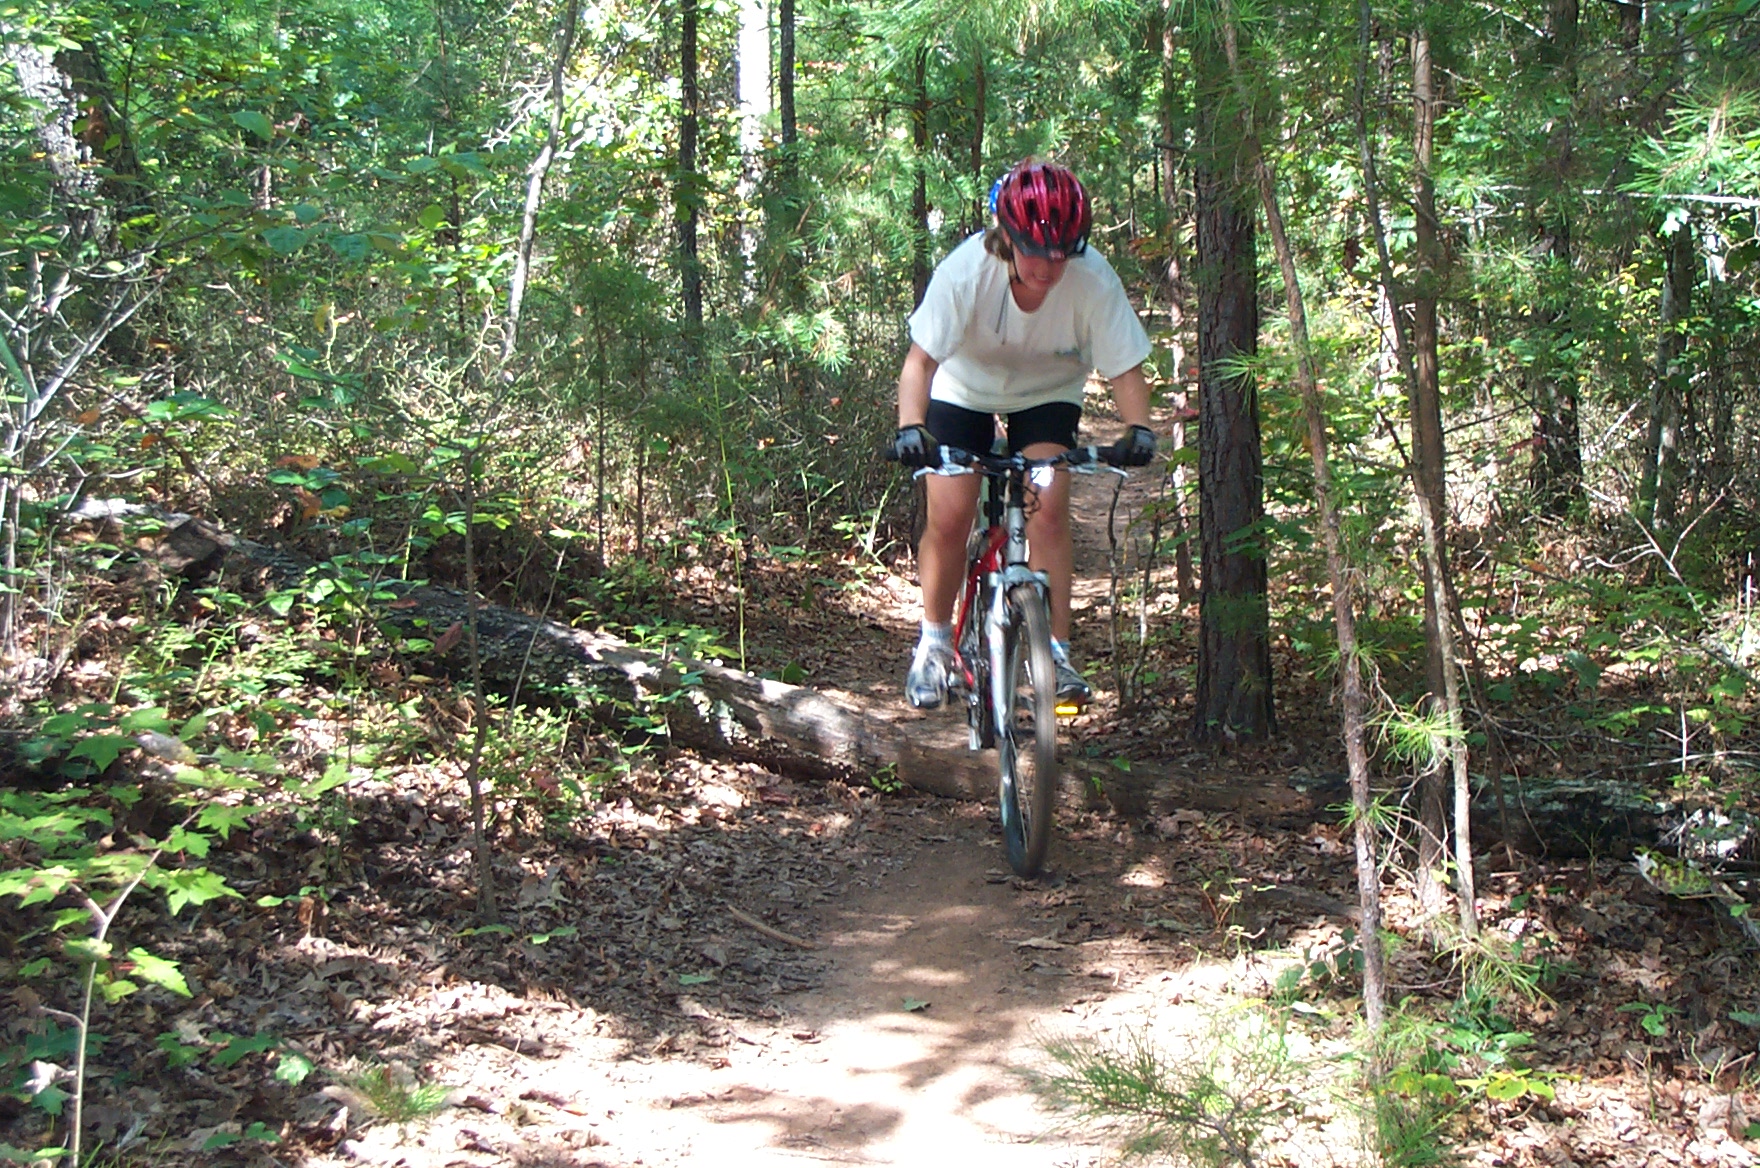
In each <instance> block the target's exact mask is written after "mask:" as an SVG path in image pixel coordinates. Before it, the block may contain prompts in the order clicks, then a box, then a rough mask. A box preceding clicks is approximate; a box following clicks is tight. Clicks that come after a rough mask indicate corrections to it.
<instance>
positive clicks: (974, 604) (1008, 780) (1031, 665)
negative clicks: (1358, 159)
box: [917, 446, 1123, 876]
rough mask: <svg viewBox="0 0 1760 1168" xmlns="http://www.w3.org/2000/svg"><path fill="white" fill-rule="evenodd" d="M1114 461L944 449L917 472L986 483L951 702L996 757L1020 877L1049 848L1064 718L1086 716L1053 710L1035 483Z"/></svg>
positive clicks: (1093, 454) (978, 746) (957, 632)
mask: <svg viewBox="0 0 1760 1168" xmlns="http://www.w3.org/2000/svg"><path fill="white" fill-rule="evenodd" d="M1110 453H1111V449H1110V448H1109V447H1097V446H1083V447H1078V448H1076V449H1074V450H1066V451H1064V452H1063V453H1062V454H1059V455H1056V456H1054V457H1052V458H1028V457H1026V456H1025V455H1022V454H978V453H974V452H972V451H969V450H961V449H959V448H958V447H954V446H943V447H941V448H940V462H939V464H937V465H933V466H929V467H925V468H924V469H922V470H920V471H918V472H917V473H918V474H980V475H983V476H984V485H983V489H982V490H981V492H980V495H979V502H978V508H979V509H978V519H977V522H976V524H975V526H974V529H973V532H972V538H971V541H970V543H969V544H968V545H967V548H966V575H965V583H964V586H963V587H962V588H961V589H960V593H959V597H958V600H957V604H956V608H955V613H954V626H953V644H954V662H955V671H954V673H953V675H952V676H951V677H950V678H949V679H948V681H949V683H948V697H949V698H950V699H954V698H957V699H959V700H961V701H963V703H964V705H965V709H966V722H967V725H968V727H969V731H970V735H971V738H970V745H971V749H973V750H990V749H994V750H995V751H996V770H997V777H998V780H999V784H998V785H999V795H1000V802H1001V804H1002V838H1003V841H1004V844H1005V845H1006V850H1007V853H1008V866H1009V867H1010V868H1012V869H1014V871H1015V873H1016V874H1018V875H1020V876H1035V875H1037V874H1038V873H1039V870H1040V868H1041V867H1042V866H1043V865H1044V863H1045V852H1046V848H1047V847H1048V845H1049V844H1050V842H1051V821H1052V818H1053V813H1054V811H1055V809H1056V803H1057V784H1058V762H1057V719H1058V716H1059V715H1064V716H1070V715H1074V714H1076V713H1079V712H1080V707H1079V706H1074V705H1063V706H1060V705H1059V704H1058V701H1057V672H1056V667H1055V666H1054V664H1053V662H1052V657H1051V603H1050V580H1049V579H1048V578H1047V577H1046V575H1045V573H1043V572H1036V571H1034V570H1033V569H1032V568H1031V567H1030V566H1028V563H1027V512H1028V510H1029V507H1030V504H1031V498H1030V497H1031V494H1032V490H1031V487H1030V482H1031V480H1032V478H1033V474H1034V472H1035V471H1038V470H1041V469H1044V470H1045V471H1046V472H1047V473H1048V472H1049V471H1051V470H1054V469H1056V468H1058V467H1069V468H1072V469H1076V468H1083V467H1090V468H1091V467H1093V466H1095V465H1096V464H1100V463H1110V460H1109V459H1108V457H1107V456H1108V455H1109V454H1110ZM1119 473H1121V474H1122V473H1123V472H1122V471H1120V472H1119Z"/></svg>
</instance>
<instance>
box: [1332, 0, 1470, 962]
mask: <svg viewBox="0 0 1760 1168" xmlns="http://www.w3.org/2000/svg"><path fill="white" fill-rule="evenodd" d="M1357 23H1358V37H1359V41H1360V56H1359V60H1358V63H1357V91H1356V118H1357V149H1358V153H1359V155H1360V158H1361V165H1362V169H1363V193H1364V198H1365V200H1366V201H1367V203H1368V211H1369V226H1370V233H1371V234H1372V235H1373V237H1374V241H1375V257H1376V262H1377V265H1378V267H1379V269H1380V280H1381V287H1382V291H1383V293H1384V294H1385V296H1386V299H1387V303H1388V305H1389V307H1390V309H1391V318H1392V324H1393V337H1394V345H1393V348H1394V357H1395V359H1396V361H1397V362H1398V364H1399V370H1400V375H1401V376H1402V377H1403V378H1404V379H1405V382H1406V384H1407V386H1408V387H1410V386H1416V385H1417V384H1418V383H1419V380H1420V378H1419V374H1418V371H1417V367H1416V362H1415V360H1414V358H1413V349H1414V345H1413V341H1412V339H1411V336H1410V334H1409V330H1408V329H1407V327H1406V316H1405V312H1404V300H1405V295H1404V293H1403V291H1402V289H1401V288H1400V286H1399V284H1398V282H1397V281H1396V280H1395V278H1394V273H1393V259H1392V255H1391V254H1390V252H1389V249H1388V246H1387V230H1386V227H1385V221H1384V220H1383V218H1382V214H1381V196H1380V182H1379V180H1378V179H1377V178H1376V169H1375V151H1374V148H1373V147H1372V145H1371V144H1370V139H1369V114H1368V101H1367V97H1366V94H1365V90H1366V88H1367V79H1368V72H1369V27H1370V9H1369V0H1361V2H1360V5H1359V9H1358V22H1357ZM1426 56H1427V54H1426ZM1437 430H1438V435H1439V436H1440V423H1438V427H1437ZM1438 446H1440V441H1439V442H1438ZM1437 465H1438V467H1440V465H1441V458H1440V453H1438V461H1437ZM1405 469H1406V475H1407V478H1408V480H1409V481H1410V482H1411V486H1412V501H1413V504H1414V506H1415V508H1416V510H1417V512H1418V525H1419V534H1420V538H1421V541H1422V542H1421V544H1420V554H1421V557H1422V562H1423V565H1424V588H1425V594H1426V597H1434V599H1435V603H1436V609H1437V611H1436V619H1435V620H1434V622H1433V623H1432V624H1430V625H1429V626H1428V627H1427V628H1426V630H1425V632H1426V634H1427V637H1433V638H1434V640H1433V641H1431V642H1430V644H1432V645H1434V653H1433V658H1434V661H1435V662H1436V663H1438V664H1439V665H1440V666H1441V668H1440V679H1439V680H1440V685H1439V686H1438V688H1436V689H1434V690H1432V694H1433V697H1440V699H1441V706H1442V711H1443V716H1444V731H1443V734H1444V739H1445V741H1444V742H1443V743H1442V749H1441V750H1440V751H1438V753H1439V754H1443V755H1445V756H1446V757H1447V758H1448V759H1449V760H1450V762H1451V763H1452V767H1453V772H1454V786H1455V824H1454V839H1455V879H1456V882H1457V887H1458V891H1459V900H1460V904H1459V907H1460V918H1461V928H1462V930H1463V931H1464V932H1465V933H1466V934H1467V935H1468V936H1473V935H1475V934H1476V933H1477V932H1478V908H1477V893H1476V890H1475V886H1474V879H1473V852H1472V814H1471V809H1472V800H1471V796H1472V789H1471V783H1470V780H1469V776H1468V774H1467V748H1466V730H1465V726H1466V723H1465V718H1464V715H1463V712H1462V709H1461V697H1460V679H1459V661H1458V658H1457V654H1456V651H1455V641H1454V630H1455V624H1456V621H1455V613H1454V606H1453V604H1452V601H1451V593H1450V592H1449V589H1448V581H1447V576H1446V574H1445V569H1446V564H1447V560H1446V553H1445V544H1444V540H1443V527H1442V524H1443V516H1442V513H1441V512H1440V511H1439V510H1438V509H1437V508H1436V507H1434V506H1432V496H1431V494H1430V492H1429V491H1428V490H1427V489H1426V487H1425V484H1424V482H1423V481H1422V479H1421V478H1420V475H1419V472H1418V468H1417V466H1416V465H1415V464H1414V463H1413V462H1412V461H1411V460H1410V459H1409V458H1408V460H1407V464H1406V468H1405ZM1440 795H1441V789H1440V781H1439V777H1438V782H1437V784H1436V785H1435V787H1434V789H1433V790H1430V791H1426V792H1424V793H1423V795H1422V796H1421V799H1423V800H1424V801H1425V803H1426V804H1427V805H1426V806H1425V807H1424V809H1423V817H1424V820H1425V829H1424V830H1426V831H1429V832H1434V833H1435V834H1434V835H1433V837H1432V839H1431V840H1430V841H1429V842H1428V850H1429V852H1430V854H1431V855H1433V856H1435V855H1439V854H1440V852H1441V850H1442V849H1441V838H1440V830H1439V825H1440V823H1441V820H1442V815H1441V812H1440V808H1439V807H1438V806H1436V804H1437V803H1439V802H1440ZM1419 850H1420V855H1422V854H1423V853H1424V852H1425V850H1426V844H1425V842H1424V841H1423V840H1422V839H1421V840H1420V849H1419ZM1421 879H1426V880H1431V885H1430V888H1431V889H1432V890H1435V891H1439V887H1440V886H1439V885H1438V884H1436V883H1435V881H1434V879H1433V877H1432V876H1431V875H1430V874H1428V873H1423V874H1421ZM1431 895H1432V899H1434V892H1432V893H1431Z"/></svg>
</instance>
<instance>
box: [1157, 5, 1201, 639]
mask: <svg viewBox="0 0 1760 1168" xmlns="http://www.w3.org/2000/svg"><path fill="white" fill-rule="evenodd" d="M1168 3H1169V4H1171V3H1172V0H1168ZM1158 16H1159V19H1160V28H1158V29H1156V30H1155V31H1156V33H1157V34H1158V38H1157V39H1159V41H1160V45H1159V46H1158V47H1159V49H1160V52H1161V149H1160V156H1161V157H1160V161H1161V172H1160V173H1161V191H1162V199H1163V202H1164V204H1165V207H1166V213H1167V220H1168V230H1167V268H1166V289H1167V324H1168V332H1169V336H1168V357H1169V359H1170V363H1171V365H1172V368H1173V390H1172V393H1171V394H1170V398H1171V404H1172V406H1173V408H1174V411H1175V417H1174V422H1173V433H1172V435H1171V444H1172V447H1173V449H1174V451H1175V452H1176V455H1177V452H1178V451H1181V450H1184V449H1185V447H1186V443H1187V441H1188V438H1189V435H1188V434H1187V421H1188V417H1187V405H1188V402H1189V391H1188V389H1187V381H1186V368H1187V355H1186V328H1187V326H1188V324H1189V323H1190V320H1189V316H1188V313H1187V308H1186V306H1187V298H1188V296H1189V295H1190V291H1191V289H1190V288H1189V287H1188V286H1187V283H1186V271H1185V267H1186V265H1185V251H1184V248H1183V247H1182V246H1181V243H1180V240H1181V237H1182V236H1183V234H1184V232H1183V230H1182V229H1183V227H1184V225H1185V213H1186V208H1185V202H1184V199H1183V198H1182V195H1183V193H1184V192H1183V191H1182V189H1181V186H1180V169H1179V155H1178V154H1177V153H1176V152H1175V148H1174V144H1175V142H1177V141H1178V140H1179V137H1180V136H1182V134H1181V131H1182V129H1183V127H1184V124H1185V121H1186V114H1187V111H1186V110H1185V109H1183V108H1182V104H1183V103H1182V102H1181V95H1182V94H1183V93H1184V87H1183V85H1182V83H1181V79H1180V77H1179V75H1178V70H1177V68H1176V61H1177V56H1176V50H1177V49H1178V36H1177V30H1176V28H1175V25H1174V22H1173V20H1172V13H1171V12H1170V11H1169V9H1168V8H1167V7H1163V8H1162V9H1161V10H1160V11H1159V13H1158ZM1172 485H1173V534H1174V548H1173V580H1174V589H1175V591H1176V592H1177V597H1176V599H1177V601H1178V604H1179V607H1180V609H1181V610H1184V608H1185V606H1186V605H1188V604H1190V603H1191V602H1192V600H1193V599H1194V598H1195V597H1196V595H1197V590H1196V588H1195V586H1194V583H1193V576H1192V541H1191V538H1190V533H1191V517H1190V515H1189V514H1188V511H1189V507H1188V504H1187V496H1188V494H1189V493H1190V488H1191V471H1190V468H1189V467H1188V466H1187V465H1186V461H1185V459H1183V458H1178V457H1177V456H1176V458H1175V461H1174V464H1173V471H1172Z"/></svg>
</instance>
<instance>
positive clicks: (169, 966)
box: [128, 947, 190, 998]
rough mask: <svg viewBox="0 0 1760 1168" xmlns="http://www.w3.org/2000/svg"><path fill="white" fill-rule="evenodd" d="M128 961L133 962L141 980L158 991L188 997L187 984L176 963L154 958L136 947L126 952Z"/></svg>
mask: <svg viewBox="0 0 1760 1168" xmlns="http://www.w3.org/2000/svg"><path fill="white" fill-rule="evenodd" d="M128 959H129V960H130V961H132V962H134V971H135V973H136V975H138V976H139V977H140V978H141V979H142V980H144V981H149V982H151V983H153V984H154V985H156V986H158V987H159V988H160V989H166V990H170V991H171V992H172V993H174V994H177V995H179V996H180V997H185V998H187V997H189V996H190V992H189V983H188V982H186V981H184V980H183V973H182V971H180V970H179V969H178V968H177V962H175V961H169V960H167V959H166V958H163V957H155V956H153V955H152V954H151V953H148V952H147V951H146V950H145V949H141V948H138V947H137V948H134V949H130V950H129V951H128Z"/></svg>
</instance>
